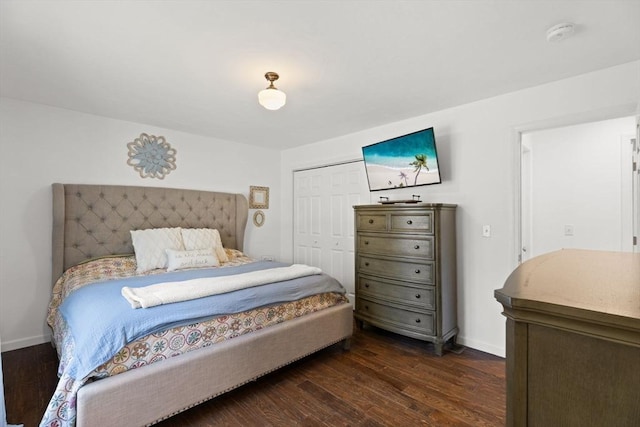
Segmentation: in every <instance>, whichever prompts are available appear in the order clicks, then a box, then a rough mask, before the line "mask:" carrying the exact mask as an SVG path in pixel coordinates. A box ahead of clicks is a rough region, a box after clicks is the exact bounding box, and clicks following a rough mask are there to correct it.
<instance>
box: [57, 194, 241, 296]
mask: <svg viewBox="0 0 640 427" xmlns="http://www.w3.org/2000/svg"><path fill="white" fill-rule="evenodd" d="M52 190H53V257H52V263H53V271H52V279H53V283H55V282H56V280H58V278H59V277H60V276H61V275H62V273H63V272H64V270H66V269H67V268H69V267H71V266H73V265H76V264H78V263H79V262H82V261H85V260H87V259H90V258H94V257H98V256H104V255H116V254H133V245H132V243H131V234H130V233H129V231H130V230H144V229H147V228H160V227H185V228H216V229H218V230H219V232H220V237H221V238H222V244H223V245H224V246H225V247H227V248H233V249H238V250H242V247H243V243H244V231H245V227H246V225H247V217H248V204H247V199H246V198H245V197H244V196H243V195H242V194H233V193H218V192H212V191H199V190H183V189H175V188H159V187H133V186H119V185H84V184H52Z"/></svg>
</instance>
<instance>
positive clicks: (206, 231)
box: [181, 228, 229, 262]
mask: <svg viewBox="0 0 640 427" xmlns="http://www.w3.org/2000/svg"><path fill="white" fill-rule="evenodd" d="M181 232H182V241H183V242H184V248H185V249H186V250H188V251H193V250H196V249H205V248H213V249H214V250H215V251H216V255H217V256H218V260H219V261H220V262H227V261H229V258H228V257H227V253H226V252H225V251H224V248H223V247H222V240H221V239H220V233H219V232H218V230H216V229H214V228H183V229H182V231H181Z"/></svg>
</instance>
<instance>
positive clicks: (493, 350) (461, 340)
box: [456, 335, 507, 357]
mask: <svg viewBox="0 0 640 427" xmlns="http://www.w3.org/2000/svg"><path fill="white" fill-rule="evenodd" d="M456 342H457V343H458V344H462V345H463V346H465V347H471V348H473V349H476V350H480V351H484V352H485V353H490V354H493V355H495V356H498V357H505V356H506V354H507V353H506V351H505V348H504V347H496V346H495V345H491V344H487V343H486V342H482V341H476V340H473V339H468V338H466V337H463V336H460V335H458V336H457V337H456Z"/></svg>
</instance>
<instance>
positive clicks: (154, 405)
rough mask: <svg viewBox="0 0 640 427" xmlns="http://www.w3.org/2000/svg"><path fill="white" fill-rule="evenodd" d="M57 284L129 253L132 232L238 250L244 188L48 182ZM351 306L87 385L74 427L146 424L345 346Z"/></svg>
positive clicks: (79, 400) (244, 208) (244, 211)
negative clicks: (180, 236) (72, 272)
mask: <svg viewBox="0 0 640 427" xmlns="http://www.w3.org/2000/svg"><path fill="white" fill-rule="evenodd" d="M52 190H53V238H52V242H53V254H52V264H53V265H52V268H53V270H52V279H53V282H54V283H55V281H56V280H57V279H58V278H59V277H60V276H61V275H62V273H63V271H64V270H66V269H67V268H69V267H71V266H73V265H76V264H78V263H79V262H82V261H85V260H87V259H91V258H95V257H99V256H105V255H115V254H132V253H133V245H132V243H131V237H130V233H129V231H130V230H136V229H147V228H159V227H189V228H216V229H218V230H219V231H220V235H221V238H222V243H223V245H224V246H225V247H228V248H233V249H238V250H242V248H243V243H244V230H245V227H246V224H247V217H248V205H247V200H246V198H245V197H244V196H243V195H241V194H232V193H220V192H209V191H197V190H183V189H170V188H159V187H134V186H113V185H83V184H53V185H52ZM352 333H353V314H352V307H351V304H347V303H345V304H340V305H337V306H334V307H330V308H328V309H325V310H322V311H319V312H316V313H312V314H310V315H307V316H304V317H301V318H297V319H294V320H291V321H288V322H284V323H280V324H278V325H274V326H271V327H268V328H265V329H261V330H258V331H255V332H252V333H250V334H247V335H242V336H240V337H237V338H234V339H231V340H226V341H223V342H221V343H218V344H216V345H214V346H210V347H206V348H203V349H200V350H197V351H192V352H190V353H187V354H184V355H181V356H179V357H174V358H170V359H167V360H163V361H161V362H157V363H153V364H151V365H147V366H144V367H141V368H137V369H133V370H131V371H126V372H123V373H121V374H118V375H116V376H113V377H109V378H105V379H101V380H99V381H95V382H92V383H89V384H87V385H85V386H83V387H82V388H81V389H80V391H79V393H78V397H77V421H76V425H77V426H78V427H84V426H96V425H127V426H141V425H150V424H154V423H156V422H159V421H161V420H163V419H166V418H168V417H170V416H172V415H175V414H177V413H179V412H182V411H184V410H186V409H188V408H190V407H192V406H195V405H197V404H199V403H201V402H204V401H206V400H209V399H211V398H213V397H215V396H218V395H220V394H222V393H225V392H226V391H229V390H232V389H234V388H236V387H239V386H241V385H242V384H245V383H247V382H249V381H252V380H254V379H256V378H258V377H260V376H262V375H265V374H267V373H269V372H272V371H274V370H276V369H278V368H280V367H282V366H285V365H287V364H289V363H291V362H293V361H295V360H298V359H301V358H303V357H305V356H307V355H309V354H311V353H314V352H316V351H318V350H320V349H323V348H325V347H328V346H330V345H333V344H335V343H338V342H342V343H343V346H344V347H345V348H347V349H348V347H349V342H350V337H351V335H352Z"/></svg>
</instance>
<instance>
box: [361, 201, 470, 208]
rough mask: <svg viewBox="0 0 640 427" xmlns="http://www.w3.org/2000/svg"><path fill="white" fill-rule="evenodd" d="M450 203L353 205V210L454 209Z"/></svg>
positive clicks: (454, 205)
mask: <svg viewBox="0 0 640 427" xmlns="http://www.w3.org/2000/svg"><path fill="white" fill-rule="evenodd" d="M457 206H458V205H456V204H451V203H423V202H420V203H378V204H376V205H355V206H354V207H353V208H354V209H398V208H400V209H411V208H455V207H457Z"/></svg>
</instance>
